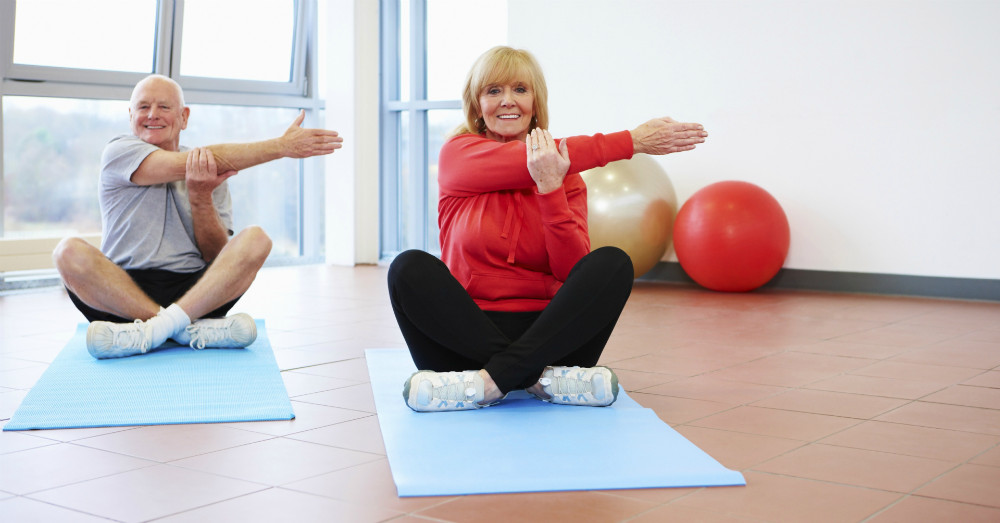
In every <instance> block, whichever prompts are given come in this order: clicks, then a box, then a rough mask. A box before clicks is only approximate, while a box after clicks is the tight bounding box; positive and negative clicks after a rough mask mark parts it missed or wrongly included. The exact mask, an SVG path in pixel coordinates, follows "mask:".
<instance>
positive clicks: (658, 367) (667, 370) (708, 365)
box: [613, 352, 733, 376]
mask: <svg viewBox="0 0 1000 523" xmlns="http://www.w3.org/2000/svg"><path fill="white" fill-rule="evenodd" d="M732 364H733V363H732V357H731V356H714V355H710V354H706V355H701V356H696V357H688V356H687V355H674V354H671V353H670V352H663V353H657V354H647V355H645V356H639V357H636V358H632V359H628V360H620V361H615V362H614V364H613V366H614V367H615V368H619V369H626V370H635V371H645V372H659V373H662V374H672V375H677V376H695V375H698V374H703V373H706V372H710V371H713V370H717V369H722V368H725V367H728V366H730V365H732Z"/></svg>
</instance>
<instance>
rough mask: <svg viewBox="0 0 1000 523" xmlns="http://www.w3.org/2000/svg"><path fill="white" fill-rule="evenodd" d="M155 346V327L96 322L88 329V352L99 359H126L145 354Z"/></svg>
mask: <svg viewBox="0 0 1000 523" xmlns="http://www.w3.org/2000/svg"><path fill="white" fill-rule="evenodd" d="M152 345H153V327H152V326H151V325H149V324H146V323H143V322H142V320H135V322H133V323H112V322H109V321H94V322H91V323H90V326H89V327H87V352H89V353H90V355H91V356H93V357H95V358H97V359H101V360H103V359H107V358H124V357H126V356H135V355H136V354H145V353H146V351H148V350H149V349H151V348H152Z"/></svg>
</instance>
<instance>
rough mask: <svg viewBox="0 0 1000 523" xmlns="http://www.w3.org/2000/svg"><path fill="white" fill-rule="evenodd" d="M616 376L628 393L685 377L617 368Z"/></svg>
mask: <svg viewBox="0 0 1000 523" xmlns="http://www.w3.org/2000/svg"><path fill="white" fill-rule="evenodd" d="M611 368H612V369H614V371H615V374H616V375H617V376H618V384H619V386H621V387H622V388H623V389H625V391H626V392H634V391H645V389H647V388H649V387H655V386H656V385H662V384H664V383H668V382H671V381H674V380H678V379H681V378H682V377H683V376H673V375H670V374H660V373H658V372H641V371H637V370H625V369H618V368H615V366H614V365H611Z"/></svg>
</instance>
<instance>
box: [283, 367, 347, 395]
mask: <svg viewBox="0 0 1000 523" xmlns="http://www.w3.org/2000/svg"><path fill="white" fill-rule="evenodd" d="M281 378H282V379H283V380H284V382H285V390H286V391H287V392H288V397H290V398H294V397H296V396H302V395H304V394H312V393H314V392H323V391H326V390H332V389H339V388H341V387H347V386H349V385H357V384H358V382H356V381H351V380H345V379H340V378H328V377H326V376H317V375H315V374H305V373H302V372H295V371H289V372H282V373H281Z"/></svg>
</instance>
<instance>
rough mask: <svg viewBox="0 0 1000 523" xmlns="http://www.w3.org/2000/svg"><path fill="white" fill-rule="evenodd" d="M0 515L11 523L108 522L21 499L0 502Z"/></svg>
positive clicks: (31, 500)
mask: <svg viewBox="0 0 1000 523" xmlns="http://www.w3.org/2000/svg"><path fill="white" fill-rule="evenodd" d="M0 514H3V517H4V520H5V521H12V522H14V521H18V522H28V521H30V522H35V521H37V522H39V523H42V522H47V521H58V522H59V523H107V521H108V520H107V519H105V518H100V517H97V516H91V515H89V514H84V513H82V512H77V511H75V510H70V509H68V508H62V507H57V506H55V505H50V504H48V503H42V502H41V501H35V500H33V499H30V498H21V497H18V498H8V499H4V500H2V501H0Z"/></svg>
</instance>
